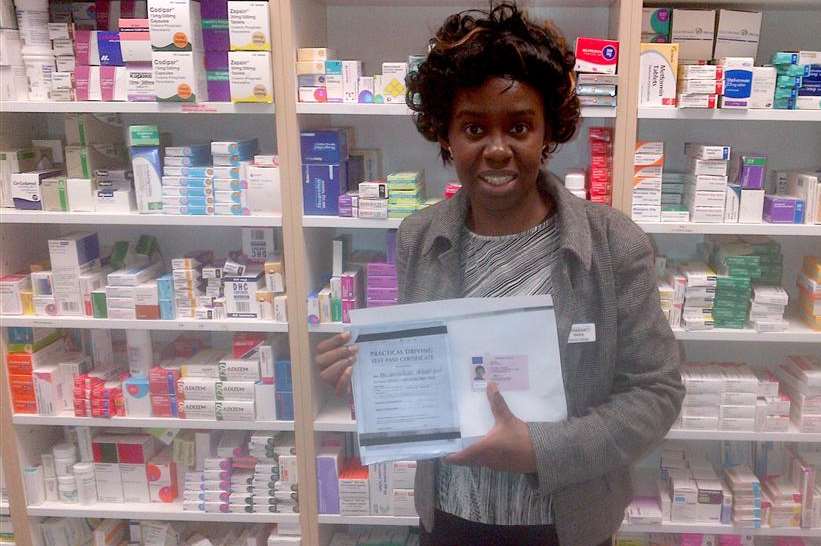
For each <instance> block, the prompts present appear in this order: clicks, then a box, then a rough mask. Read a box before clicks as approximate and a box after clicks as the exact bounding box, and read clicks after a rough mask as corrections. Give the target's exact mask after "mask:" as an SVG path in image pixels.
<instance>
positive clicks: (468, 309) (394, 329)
mask: <svg viewBox="0 0 821 546" xmlns="http://www.w3.org/2000/svg"><path fill="white" fill-rule="evenodd" d="M351 320H352V322H353V325H352V329H351V332H352V334H353V335H352V338H353V341H352V343H356V344H358V345H359V346H360V352H359V357H358V359H357V363H356V365H355V366H354V372H353V373H354V376H353V386H354V402H355V404H356V413H357V430H358V432H359V433H360V446H362V448H363V453H361V455H362V460H363V462H364V463H365V464H370V463H372V462H381V461H387V460H397V459H423V458H430V457H439V456H441V455H443V454H445V453H449V452H453V451H457V450H459V449H461V448H463V447H466V446H467V445H470V444H471V443H472V442H475V441H476V440H478V439H479V438H481V437H482V436H483V435H485V434H487V432H488V431H489V430H490V429H491V428H492V427H493V424H494V419H493V413H492V412H491V410H490V405H489V404H488V401H487V396H486V393H485V388H486V387H487V384H488V383H489V382H493V383H496V385H497V386H498V387H499V390H500V391H501V392H502V395H503V396H504V398H505V401H506V402H507V404H508V406H509V407H510V409H511V411H512V412H513V414H514V415H516V416H517V417H518V418H519V419H522V420H523V421H525V422H529V423H532V422H557V421H562V420H564V419H566V418H567V400H566V396H565V392H564V381H563V378H562V368H561V360H560V358H561V357H560V353H559V341H558V332H557V326H556V316H555V311H554V308H553V300H552V298H551V297H550V296H517V297H511V298H463V299H458V300H446V301H437V302H427V303H417V304H411V305H397V306H393V307H380V308H378V309H359V310H354V311H352V312H351ZM426 328H432V329H434V330H436V331H437V332H441V335H439V334H438V333H437V334H436V335H431V336H418V335H411V334H413V332H414V330H423V329H426ZM387 333H392V334H391V335H388V336H386V335H385V334H387ZM373 334H377V336H376V337H369V336H372V335H373ZM363 336H364V337H363ZM379 336H381V339H380V337H379ZM439 338H441V340H440V339H439ZM363 340H367V341H366V343H363ZM377 344H381V345H377ZM377 347H378V349H376V351H377V352H374V349H375V348H377ZM422 347H424V349H425V351H427V352H425V353H416V352H414V351H416V350H418V349H420V348H422ZM382 350H384V351H395V353H389V352H384V353H380V352H379V351H382ZM406 351H407V354H405V352H406ZM427 354H430V355H433V357H434V358H433V360H430V361H428V360H425V358H423V357H424V356H425V355H427ZM396 355H400V356H399V358H398V359H397V358H396ZM385 356H390V357H391V358H392V359H393V360H391V361H390V362H387V363H386V362H384V358H385ZM402 358H405V359H406V360H404V361H403V360H402ZM363 364H364V365H363ZM415 370H421V371H422V372H423V373H422V374H421V375H416V374H414V373H413V371H415ZM374 374H380V375H376V376H374ZM425 377H435V378H436V382H429V381H423V380H422V378H425ZM377 387H378V388H377ZM448 393H451V394H450V398H448ZM380 404H381V405H380ZM433 408H438V409H437V410H436V411H438V413H431V411H432V410H433ZM373 427H377V428H373ZM379 427H381V428H379ZM452 427H455V430H456V431H458V433H459V435H458V436H454V437H453V438H451V437H449V436H447V435H448V434H449V433H450V431H451V428H452ZM422 430H424V431H426V432H427V433H428V434H430V436H429V437H426V436H425V434H417V435H416V436H412V434H411V433H413V432H414V431H416V433H419V432H420V431H422ZM371 432H376V433H379V434H380V435H378V436H365V442H363V441H362V435H363V434H369V433H371ZM392 434H393V435H394V437H396V438H403V437H407V438H411V437H413V440H414V441H412V442H405V443H398V444H395V443H393V441H392V440H391V435H392ZM427 442H433V443H432V444H431V443H427ZM377 448H378V449H377ZM365 452H367V455H366V454H365Z"/></svg>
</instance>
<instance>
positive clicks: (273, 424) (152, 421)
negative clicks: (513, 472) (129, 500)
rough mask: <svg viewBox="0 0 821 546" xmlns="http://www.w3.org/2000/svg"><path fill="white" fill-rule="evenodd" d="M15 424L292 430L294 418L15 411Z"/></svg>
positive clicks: (13, 419)
mask: <svg viewBox="0 0 821 546" xmlns="http://www.w3.org/2000/svg"><path fill="white" fill-rule="evenodd" d="M12 422H13V423H14V424H15V425H27V426H30V425H40V426H78V427H80V426H83V427H107V428H111V427H123V428H128V427H134V428H171V429H199V430H267V431H273V430H294V422H293V421H249V422H244V421H215V420H211V419H164V418H161V417H112V418H110V419H106V418H104V417H75V416H74V415H73V414H65V415H32V414H26V413H18V414H15V415H13V416H12Z"/></svg>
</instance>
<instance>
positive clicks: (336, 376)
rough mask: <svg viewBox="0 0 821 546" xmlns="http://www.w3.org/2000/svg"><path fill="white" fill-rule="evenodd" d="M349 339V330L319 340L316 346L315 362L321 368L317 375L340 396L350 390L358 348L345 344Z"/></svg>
mask: <svg viewBox="0 0 821 546" xmlns="http://www.w3.org/2000/svg"><path fill="white" fill-rule="evenodd" d="M350 339H351V334H350V332H344V333H341V334H337V335H335V336H334V337H332V338H328V339H326V340H324V341H321V342H319V344H318V345H317V346H316V363H317V364H318V365H319V369H320V370H321V371H320V372H319V376H320V377H321V378H322V380H323V381H324V382H325V383H327V384H329V385H331V386H332V387H334V388H336V393H337V394H338V395H340V396H341V395H342V394H345V393H350V392H351V374H352V373H353V364H354V362H356V353H357V352H358V350H359V348H358V347H357V346H356V345H345V344H346V343H348V341H350Z"/></svg>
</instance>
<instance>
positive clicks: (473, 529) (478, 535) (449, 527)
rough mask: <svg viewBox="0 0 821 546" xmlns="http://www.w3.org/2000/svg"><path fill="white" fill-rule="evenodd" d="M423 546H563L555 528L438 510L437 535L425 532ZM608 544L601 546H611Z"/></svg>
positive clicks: (608, 542) (434, 525) (421, 542)
mask: <svg viewBox="0 0 821 546" xmlns="http://www.w3.org/2000/svg"><path fill="white" fill-rule="evenodd" d="M420 539H421V540H420V541H419V542H420V545H421V546H559V537H558V536H556V528H555V527H553V526H552V525H488V524H485V523H476V522H473V521H469V520H466V519H462V518H460V517H457V516H454V515H453V514H448V513H447V512H442V511H440V510H437V511H436V513H435V515H434V524H433V532H432V533H428V532H426V531H425V529H424V528H422V529H421V536H420ZM611 543H612V541H611V540H606V541H605V542H603V543H602V544H601V545H600V546H610V544H611Z"/></svg>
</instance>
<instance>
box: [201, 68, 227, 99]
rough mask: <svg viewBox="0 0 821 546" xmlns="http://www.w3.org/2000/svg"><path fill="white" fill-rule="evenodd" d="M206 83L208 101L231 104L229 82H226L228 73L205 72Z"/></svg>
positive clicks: (219, 71) (217, 71)
mask: <svg viewBox="0 0 821 546" xmlns="http://www.w3.org/2000/svg"><path fill="white" fill-rule="evenodd" d="M206 83H207V85H208V100H209V101H211V102H231V82H229V81H228V72H226V71H224V70H209V71H208V72H206Z"/></svg>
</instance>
